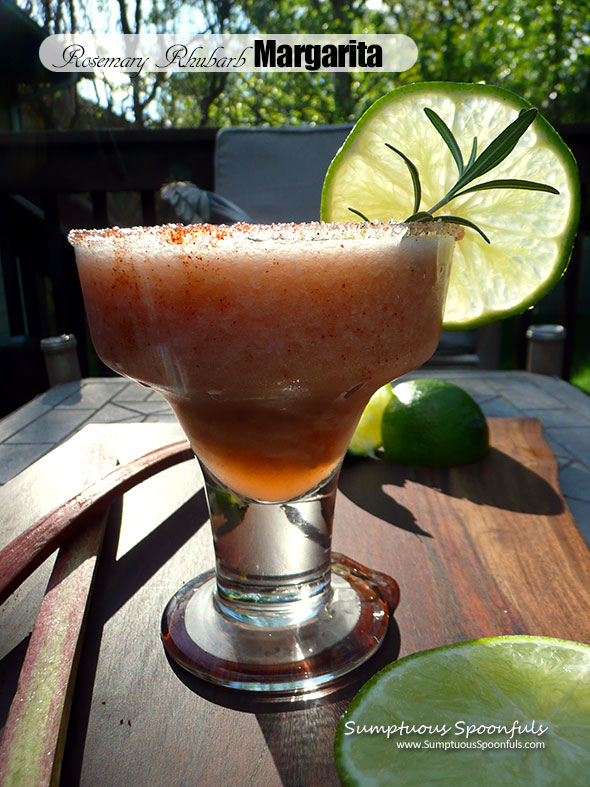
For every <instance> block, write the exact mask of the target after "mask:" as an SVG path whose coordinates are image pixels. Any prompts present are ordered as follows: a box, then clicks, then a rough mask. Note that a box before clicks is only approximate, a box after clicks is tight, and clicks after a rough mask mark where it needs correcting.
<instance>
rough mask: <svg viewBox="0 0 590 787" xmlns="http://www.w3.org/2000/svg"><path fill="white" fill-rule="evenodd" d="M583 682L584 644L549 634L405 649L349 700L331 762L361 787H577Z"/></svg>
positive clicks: (584, 736) (587, 680)
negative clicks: (407, 653) (433, 786)
mask: <svg viewBox="0 0 590 787" xmlns="http://www.w3.org/2000/svg"><path fill="white" fill-rule="evenodd" d="M589 685H590V646H588V645H582V644H579V643H576V642H567V641H565V640H559V639H551V638H549V637H525V636H508V637H493V638H489V639H479V640H473V641H471V642H463V643H459V644H457V645H450V646H448V647H443V648H437V649H435V650H428V651H423V652H421V653H415V654H413V655H411V656H407V657H406V658H403V659H400V661H397V662H394V663H393V664H390V665H389V666H388V667H386V668H385V669H383V670H382V671H381V672H379V673H378V674H377V675H375V676H374V677H373V678H372V679H371V680H370V681H369V682H368V683H367V684H366V685H365V686H364V687H363V688H362V689H361V690H360V691H359V693H358V694H357V695H356V697H355V698H354V700H353V701H352V703H351V704H350V706H349V708H348V710H347V711H346V713H345V714H344V716H343V717H342V718H341V720H340V722H339V725H338V729H337V732H336V740H335V756H336V766H337V768H338V771H339V773H340V776H341V779H342V781H343V783H344V784H345V785H362V787H369V785H375V787H377V785H387V787H389V786H390V785H427V784H437V785H446V784H449V785H467V784H477V785H488V784H489V785H492V784H493V785H516V784H519V785H520V784H527V785H529V784H530V785H541V784H543V785H549V784H564V785H566V784H567V785H568V787H572V786H573V785H585V784H588V773H589V772H590V691H588V686H589ZM400 744H403V745H400ZM408 744H412V745H411V746H409V745H408Z"/></svg>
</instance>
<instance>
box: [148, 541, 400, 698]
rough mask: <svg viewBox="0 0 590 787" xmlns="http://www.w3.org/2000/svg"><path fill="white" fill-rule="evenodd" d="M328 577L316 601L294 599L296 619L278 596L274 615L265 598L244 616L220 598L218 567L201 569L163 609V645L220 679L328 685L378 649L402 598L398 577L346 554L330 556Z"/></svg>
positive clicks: (294, 688) (235, 683) (266, 688)
mask: <svg viewBox="0 0 590 787" xmlns="http://www.w3.org/2000/svg"><path fill="white" fill-rule="evenodd" d="M331 577H332V578H331V583H330V588H329V590H328V592H326V593H325V594H322V600H321V603H319V604H318V603H317V601H314V600H313V599H310V602H309V606H308V607H307V612H306V611H305V609H306V608H305V606H303V607H301V605H299V608H300V610H302V612H301V614H300V617H299V619H298V620H297V621H293V619H292V618H291V617H290V616H289V615H288V614H284V615H282V614H281V610H280V609H279V608H278V607H277V604H276V603H273V604H272V617H270V618H269V617H268V615H267V614H266V613H267V610H265V609H264V607H265V606H268V605H259V604H256V605H254V607H256V610H255V612H253V616H252V618H251V619H250V620H248V618H247V617H245V616H244V615H243V614H240V615H239V616H238V617H236V615H235V614H233V613H232V610H231V608H228V607H227V606H226V605H225V603H224V601H223V600H222V599H221V598H220V596H219V594H218V591H217V583H216V578H215V572H214V571H211V572H208V573H206V574H202V575H201V576H200V577H197V578H196V579H193V580H192V581H191V582H189V583H187V584H186V585H184V587H182V588H181V589H180V590H179V591H178V592H177V593H176V594H175V595H174V596H173V598H172V599H171V600H170V602H169V603H168V605H167V607H166V609H165V610H164V615H163V617H162V639H163V642H164V645H165V647H166V650H167V652H168V654H169V655H170V656H171V657H172V658H173V659H174V661H176V662H177V663H178V664H180V666H181V667H183V668H184V669H186V670H188V672H190V673H192V674H193V675H197V676H198V677H200V678H202V679H204V680H206V681H209V682H211V683H215V684H218V685H221V686H227V687H230V688H235V689H246V690H250V691H260V692H292V693H303V692H308V691H313V690H315V689H316V688H317V687H319V686H327V685H328V684H330V683H332V682H336V681H337V680H338V678H339V677H341V676H342V675H344V674H346V673H348V672H350V671H351V670H353V669H355V667H358V666H359V665H360V664H362V663H363V662H365V661H366V660H367V659H369V658H370V657H371V656H372V655H373V654H374V653H375V652H376V651H377V649H378V648H379V646H380V645H381V643H382V642H383V639H384V637H385V634H386V632H387V626H388V623H389V616H390V613H391V612H393V609H394V608H395V606H397V601H398V600H399V589H398V588H397V583H396V582H395V580H393V579H391V578H390V577H386V576H385V575H383V574H379V573H378V572H373V571H370V570H368V569H364V567H363V566H360V564H358V563H355V562H354V561H352V560H350V559H349V558H345V557H344V556H338V557H336V556H334V557H333V561H332V566H331ZM281 606H282V605H281ZM284 606H285V608H287V606H289V604H288V602H287V604H286V605H284ZM285 612H286V610H285Z"/></svg>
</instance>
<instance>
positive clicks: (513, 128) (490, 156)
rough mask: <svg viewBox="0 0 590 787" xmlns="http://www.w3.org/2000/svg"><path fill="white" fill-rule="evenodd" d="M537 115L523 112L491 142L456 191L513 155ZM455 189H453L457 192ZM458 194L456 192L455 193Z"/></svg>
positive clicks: (458, 182)
mask: <svg viewBox="0 0 590 787" xmlns="http://www.w3.org/2000/svg"><path fill="white" fill-rule="evenodd" d="M536 114H537V110H536V109H532V108H531V109H527V110H526V112H522V113H521V114H520V115H519V116H518V117H517V118H516V120H513V121H512V123H511V124H510V125H509V126H506V128H505V129H504V131H502V132H501V133H500V134H498V136H497V137H496V138H495V139H494V140H492V141H491V142H490V144H489V145H488V146H487V148H486V149H485V150H484V151H483V153H480V155H479V156H478V157H477V159H476V160H475V161H474V162H473V164H472V165H471V167H469V169H466V170H465V171H464V173H463V175H462V176H461V177H460V178H459V180H458V181H457V183H456V185H455V189H456V190H457V191H458V189H459V188H462V187H463V186H465V185H467V183H470V182H471V181H472V180H475V178H479V177H480V176H481V175H485V173H486V172H489V171H490V170H491V169H494V167H497V166H498V164H500V163H501V162H502V161H504V159H505V158H506V157H507V156H508V155H510V153H512V151H513V150H514V148H515V147H516V145H517V143H518V140H519V139H520V138H521V137H522V135H523V134H524V132H525V131H526V130H527V128H528V127H529V126H530V125H531V123H532V122H533V120H534V119H535V116H536ZM455 189H453V190H454V191H455ZM455 193H456V191H455Z"/></svg>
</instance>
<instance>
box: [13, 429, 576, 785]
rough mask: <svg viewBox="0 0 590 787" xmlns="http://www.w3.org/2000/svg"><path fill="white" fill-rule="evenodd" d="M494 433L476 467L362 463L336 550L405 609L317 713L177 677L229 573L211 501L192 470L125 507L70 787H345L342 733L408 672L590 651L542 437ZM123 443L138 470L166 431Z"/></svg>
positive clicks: (567, 523)
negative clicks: (420, 665)
mask: <svg viewBox="0 0 590 787" xmlns="http://www.w3.org/2000/svg"><path fill="white" fill-rule="evenodd" d="M489 423H490V429H491V443H492V448H491V450H490V453H489V455H488V456H487V457H486V458H485V459H483V460H481V461H480V462H476V463H473V464H470V465H467V466H463V467H455V468H451V469H445V470H432V469H417V468H408V467H401V466H396V465H392V464H388V463H385V462H375V461H371V460H348V459H347V460H346V462H345V466H344V468H343V471H342V477H341V483H340V494H339V497H338V501H337V505H336V520H335V534H334V543H333V546H334V549H335V550H337V551H339V552H344V553H345V554H348V555H350V557H352V558H354V559H356V560H358V561H359V562H361V563H364V564H365V565H368V566H371V567H372V568H374V569H377V570H380V571H383V572H385V573H388V574H390V575H392V576H394V577H395V578H396V580H397V581H398V583H399V585H400V588H401V603H400V606H399V608H398V610H397V612H396V614H395V619H394V621H393V623H392V624H391V625H390V631H389V634H388V636H387V639H386V641H385V643H384V645H383V646H382V648H381V650H380V652H379V653H378V655H377V656H376V657H375V659H374V660H373V661H372V662H370V663H369V664H368V665H366V666H365V667H364V668H363V669H362V670H361V671H360V672H359V673H358V674H357V675H356V676H354V680H352V681H351V682H350V683H349V685H346V686H343V688H342V689H341V690H340V691H339V692H336V693H334V694H332V695H330V696H327V697H324V698H320V699H315V700H312V701H308V702H307V703H295V704H276V703H275V704H268V703H264V702H261V701H260V700H258V699H257V698H252V697H251V696H248V695H244V694H241V693H236V692H231V691H228V690H223V689H219V688H216V687H211V686H209V685H207V684H204V683H202V682H201V681H199V680H198V679H196V678H192V677H191V676H188V675H185V674H184V673H183V672H182V671H181V670H179V669H178V668H175V667H173V666H172V665H171V664H170V663H169V662H168V660H167V659H166V657H165V655H164V651H163V648H162V647H161V644H160V642H159V620H160V615H161V610H162V608H163V606H164V604H165V603H166V602H167V600H168V598H169V597H170V596H171V595H172V593H173V592H174V591H175V590H176V589H177V588H178V587H179V586H180V585H181V584H182V583H183V582H185V581H187V580H188V579H189V578H190V577H191V576H194V575H196V574H198V573H200V572H201V571H204V570H206V569H208V568H209V567H210V566H211V565H212V562H213V553H212V547H211V536H210V533H209V529H208V526H207V513H206V506H205V500H204V494H203V492H202V490H199V491H197V493H196V494H195V488H196V487H197V486H198V485H199V484H200V480H197V479H198V475H197V470H196V468H195V467H193V466H191V465H192V463H188V464H186V463H185V464H184V465H182V466H178V467H175V468H172V469H170V470H167V471H165V472H164V473H162V474H160V475H159V476H157V477H155V478H153V479H150V480H149V481H146V482H144V483H143V484H141V485H140V486H139V487H137V488H136V489H134V490H132V492H130V493H127V494H126V495H125V497H124V499H123V503H122V506H119V508H118V514H117V516H114V517H112V521H111V522H110V523H109V528H108V529H107V536H106V541H105V546H104V548H103V553H102V556H101V562H100V564H99V567H98V573H97V578H96V585H95V590H94V595H93V598H92V602H91V606H90V612H89V621H88V629H87V632H86V637H85V641H84V648H83V652H82V657H81V662H80V667H79V672H78V681H77V686H76V692H75V695H74V698H73V704H72V715H71V720H70V726H69V731H68V738H67V742H66V750H65V755H64V763H63V770H62V784H65V785H70V784H71V785H78V784H83V785H95V784H101V786H104V787H108V786H109V785H113V787H115V786H116V785H120V784H126V783H127V784H150V787H156V786H158V785H168V784H178V785H181V784H182V785H190V786H192V785H199V787H205V786H207V785H216V787H217V786H218V785H219V784H243V785H258V784H264V785H265V786H268V787H278V786H279V785H287V786H290V785H293V787H294V786H295V785H298V786H299V785H302V786H303V787H314V786H315V785H336V784H338V778H337V775H336V772H335V769H334V765H333V757H332V740H333V735H334V731H335V727H336V723H337V720H338V718H339V716H340V715H341V713H342V712H343V711H344V709H345V708H346V706H347V705H348V703H349V702H350V699H351V697H352V696H353V694H354V693H355V691H356V689H357V688H358V686H359V685H360V684H361V683H362V682H363V681H364V680H366V679H367V678H368V677H369V675H370V674H372V672H374V671H375V670H376V669H377V668H379V667H381V666H383V665H384V664H385V663H387V662H389V661H391V660H392V659H395V658H397V657H398V656H403V655H406V654H408V653H412V652H414V651H417V650H422V649H426V648H431V647H436V646H439V645H444V644H449V643H452V642H457V641H461V640H466V639H471V638H473V637H479V636H493V635H499V634H511V633H530V634H538V635H547V636H554V637H562V638H566V639H574V640H578V641H584V642H589V641H590V624H589V621H590V590H589V588H590V554H589V552H588V548H587V546H586V544H585V542H584V540H583V539H582V537H581V535H580V534H579V532H578V530H577V528H576V526H575V523H574V521H573V519H572V517H571V515H570V513H569V511H568V509H567V507H566V505H565V503H564V500H563V497H562V495H561V493H560V490H559V485H558V480H557V463H556V460H555V457H554V456H553V454H552V452H551V450H550V449H549V447H548V445H547V443H546V442H545V440H544V438H543V436H542V429H541V424H540V422H539V421H537V420H534V419H490V422H489ZM117 429H118V431H119V441H120V446H121V448H122V453H121V455H120V457H119V458H120V460H121V461H123V462H124V461H127V460H128V459H129V458H132V457H134V456H137V455H139V454H141V453H143V452H145V451H148V450H151V449H153V448H155V447H157V446H158V445H161V444H162V431H161V430H156V431H152V429H151V427H150V425H147V424H146V425H144V424H138V425H131V426H119V427H117ZM174 437H176V435H174ZM15 480H16V479H15ZM7 486H9V485H7ZM14 488H15V489H16V485H15V486H14ZM3 491H4V490H3ZM8 492H9V490H7V491H6V493H7V494H8ZM14 505H15V506H16V503H15V504H14ZM115 513H117V512H115ZM119 528H120V534H119ZM5 606H6V605H5ZM15 611H16V610H15ZM3 612H5V610H3ZM21 612H22V609H21ZM18 621H19V625H22V623H20V621H22V615H21V616H19V617H18ZM3 622H5V623H8V624H9V623H10V621H9V620H6V616H5V617H4V618H3ZM16 622H17V621H15V625H16ZM19 652H20V651H19V649H18V648H15V649H14V650H13V651H12V652H11V654H10V659H11V667H12V669H14V664H13V662H14V660H15V658H16V656H17V654H18V653H19ZM3 666H4V660H3V661H2V663H0V668H1V667H3Z"/></svg>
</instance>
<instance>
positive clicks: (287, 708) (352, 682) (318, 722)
mask: <svg viewBox="0 0 590 787" xmlns="http://www.w3.org/2000/svg"><path fill="white" fill-rule="evenodd" d="M399 652H400V631H399V628H398V625H397V622H396V621H395V618H392V619H391V621H390V624H389V629H388V632H387V635H386V637H385V640H384V642H383V645H382V646H381V648H380V649H379V650H378V651H377V653H376V654H375V655H374V656H373V657H372V658H371V659H369V661H368V662H366V663H365V664H363V665H362V666H361V667H359V668H358V669H356V670H355V671H354V672H352V673H350V675H348V676H344V677H343V678H342V679H341V680H340V681H339V682H338V683H337V684H336V686H335V687H333V688H331V689H328V690H326V691H325V693H323V694H322V695H321V696H317V695H313V696H312V697H311V698H310V699H306V698H305V696H302V697H295V698H291V699H289V698H288V697H285V696H282V697H281V696H277V695H263V694H262V693H261V694H258V693H256V694H254V693H252V692H248V691H236V690H234V689H226V688H223V687H222V686H214V685H212V684H210V683H206V682H205V681H203V680H200V679H199V678H197V677H195V676H193V675H190V674H189V673H188V672H185V670H183V669H182V668H181V667H179V666H178V665H177V664H176V663H175V662H173V661H172V660H171V659H170V658H169V659H168V661H169V663H170V667H171V669H172V670H173V671H174V672H175V674H176V676H177V677H178V679H179V680H180V681H181V682H182V683H183V684H184V685H185V686H186V687H187V688H188V689H190V690H191V691H193V692H195V693H196V694H198V695H199V696H200V697H203V698H204V699H206V700H208V701H209V702H213V703H215V704H217V705H221V706H223V707H224V708H229V709H230V710H235V711H240V712H242V713H252V714H255V715H256V719H257V721H258V724H259V727H260V730H261V732H262V734H263V736H264V739H265V741H266V744H267V746H268V750H269V752H270V754H271V756H272V758H273V761H274V764H275V766H276V769H277V772H278V774H279V777H280V780H281V783H282V784H302V785H303V784H305V785H307V784H310V785H311V784H321V785H325V787H329V786H330V785H338V784H340V782H339V780H338V776H337V774H336V770H335V766H334V756H333V748H332V747H333V741H334V734H335V732H336V726H337V724H338V719H339V718H340V716H341V715H342V714H343V713H344V711H345V710H346V708H347V707H348V705H349V704H350V701H351V700H352V698H353V697H354V695H355V694H356V693H357V691H358V690H359V689H360V687H361V686H362V685H363V684H364V683H366V682H367V681H368V680H369V678H371V677H372V676H373V675H374V674H375V673H376V672H377V671H378V670H380V669H382V668H383V667H384V666H385V665H386V664H389V663H390V662H392V661H395V659H396V658H397V657H398V655H399Z"/></svg>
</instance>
